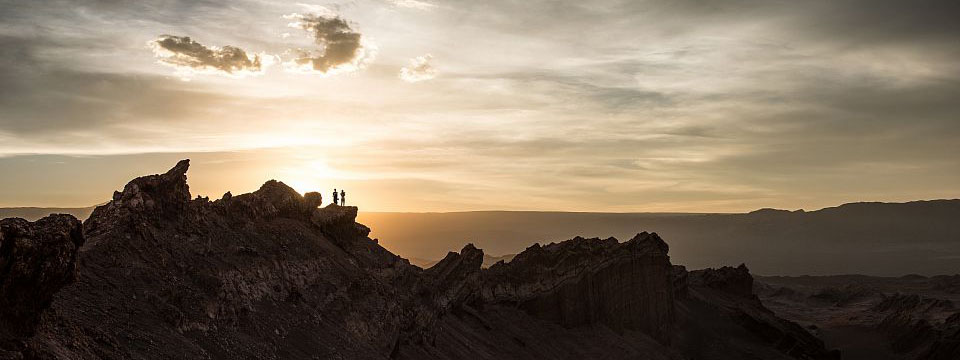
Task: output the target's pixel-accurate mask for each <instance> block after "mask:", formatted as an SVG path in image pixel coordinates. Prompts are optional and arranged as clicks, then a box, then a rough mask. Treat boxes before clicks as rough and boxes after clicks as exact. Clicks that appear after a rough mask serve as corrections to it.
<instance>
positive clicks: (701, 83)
mask: <svg viewBox="0 0 960 360" xmlns="http://www.w3.org/2000/svg"><path fill="white" fill-rule="evenodd" d="M0 9H2V11H0V49H2V52H0V206H64V207H71V206H89V205H93V204H97V203H102V202H104V201H106V200H108V199H109V197H110V195H111V194H112V192H113V190H116V189H120V188H122V187H123V185H124V184H125V183H126V182H127V181H128V180H130V179H132V178H133V177H136V176H139V175H145V174H153V173H160V172H164V171H166V170H167V169H168V168H170V167H172V166H173V165H174V164H175V163H176V161H177V160H179V159H182V158H190V159H191V160H192V161H191V164H192V166H191V170H190V173H189V178H190V179H189V181H190V186H191V190H192V192H193V193H194V194H195V195H204V196H210V197H211V198H212V199H216V198H220V197H221V195H222V194H223V193H224V192H226V191H231V192H233V193H234V194H238V193H243V192H249V191H253V190H256V189H257V188H258V187H259V185H260V184H262V183H263V182H265V181H266V180H269V179H277V180H280V181H283V182H285V183H287V184H289V185H291V186H293V187H294V188H295V189H297V190H298V191H301V192H305V191H312V190H317V191H321V192H322V193H323V194H324V196H325V197H326V198H328V197H329V196H327V194H328V193H329V192H330V191H332V188H335V187H336V188H345V189H346V191H347V193H348V199H349V200H348V201H349V202H350V203H351V204H353V205H358V206H360V207H361V210H367V211H458V210H493V209H504V210H567V211H613V212H634V211H637V212H639V211H654V212H659V211H664V212H667V211H670V212H739V211H749V210H753V209H757V208H763V207H774V208H783V209H798V208H805V209H808V210H809V209H817V208H822V207H826V206H833V205H837V204H840V203H845V202H853V201H908V200H917V199H934V198H957V197H960V156H958V154H960V21H957V19H956V15H957V14H960V3H958V2H956V1H915V2H913V1H910V2H908V1H894V0H852V1H788V0H769V1H748V0H731V1H692V0H670V1H666V0H663V1H645V0H632V1H608V0H599V1H587V2H579V1H542V0H523V1H507V0H488V1H453V0H369V1H344V2H310V0H299V1H290V2H286V1H270V0H230V1H227V0H199V1H198V0H161V1H122V0H71V1H66V0H63V1H56V0H33V1H10V0H0ZM327 200H328V199H327Z"/></svg>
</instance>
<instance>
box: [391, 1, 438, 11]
mask: <svg viewBox="0 0 960 360" xmlns="http://www.w3.org/2000/svg"><path fill="white" fill-rule="evenodd" d="M389 1H390V3H391V4H393V5H394V6H397V7H403V8H410V9H417V10H430V9H433V8H435V7H437V5H436V4H431V3H428V2H425V1H419V0H389Z"/></svg>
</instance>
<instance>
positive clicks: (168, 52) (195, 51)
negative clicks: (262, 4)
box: [147, 35, 273, 78]
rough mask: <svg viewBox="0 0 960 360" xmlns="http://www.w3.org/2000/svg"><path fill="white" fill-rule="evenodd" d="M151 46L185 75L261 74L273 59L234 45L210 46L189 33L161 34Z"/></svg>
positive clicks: (165, 63)
mask: <svg viewBox="0 0 960 360" xmlns="http://www.w3.org/2000/svg"><path fill="white" fill-rule="evenodd" d="M147 45H148V46H150V47H151V48H152V49H153V53H154V56H156V57H157V59H159V62H160V63H161V64H164V65H168V66H171V67H173V68H175V69H177V74H179V75H181V76H183V77H185V78H189V77H190V76H192V75H194V74H218V75H227V76H232V77H244V76H248V75H259V74H262V73H263V72H264V69H265V68H266V67H268V66H269V65H270V64H272V62H273V61H272V60H273V57H272V56H270V55H266V54H247V52H246V51H244V50H243V49H241V48H238V47H235V46H230V45H227V46H224V47H216V46H206V45H203V44H201V43H199V42H196V41H194V40H193V39H191V38H190V37H188V36H174V35H160V36H159V37H158V38H157V39H156V40H153V41H150V42H149V43H147Z"/></svg>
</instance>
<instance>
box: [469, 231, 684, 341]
mask: <svg viewBox="0 0 960 360" xmlns="http://www.w3.org/2000/svg"><path fill="white" fill-rule="evenodd" d="M667 251H668V247H667V244H666V243H664V242H663V240H661V239H660V237H659V236H657V235H656V234H648V233H642V234H638V235H637V236H636V237H634V238H633V239H631V240H629V241H627V242H624V243H620V242H619V241H617V239H614V238H609V239H606V240H600V239H584V238H574V239H572V240H569V241H565V242H562V243H559V244H550V245H547V246H542V247H541V246H540V245H539V244H538V245H534V246H531V247H530V248H528V249H527V250H526V251H523V252H522V253H520V254H519V255H517V256H516V257H515V258H514V259H513V260H512V261H511V262H509V263H499V264H496V265H494V266H492V267H490V268H489V269H488V270H486V271H485V272H484V281H483V299H484V301H486V302H488V303H506V304H516V306H518V307H519V308H521V309H523V310H524V311H525V312H527V313H529V314H531V315H532V316H534V317H536V318H539V319H542V320H547V321H551V322H555V323H558V324H561V325H563V326H565V327H577V326H583V325H589V324H603V325H605V326H607V327H609V328H610V329H612V330H614V331H618V332H622V331H623V330H636V331H640V332H643V333H646V334H650V335H651V336H653V337H654V338H656V339H657V340H660V341H663V342H666V341H668V340H669V339H668V338H667V334H669V332H668V331H667V330H668V328H669V327H670V325H671V324H672V322H673V319H674V314H673V303H674V299H673V290H672V283H671V281H670V258H669V257H668V256H667Z"/></svg>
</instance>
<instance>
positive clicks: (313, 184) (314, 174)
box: [281, 160, 341, 194]
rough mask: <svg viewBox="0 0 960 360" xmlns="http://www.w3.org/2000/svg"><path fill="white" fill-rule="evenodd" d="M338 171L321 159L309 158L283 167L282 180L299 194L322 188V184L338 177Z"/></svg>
mask: <svg viewBox="0 0 960 360" xmlns="http://www.w3.org/2000/svg"><path fill="white" fill-rule="evenodd" d="M340 175H341V174H340V172H339V171H337V170H336V169H334V168H332V167H330V165H329V164H327V162H326V161H323V160H309V161H305V162H298V163H297V164H291V165H290V166H287V167H284V168H283V169H282V170H281V177H282V179H283V180H282V181H283V182H284V183H286V184H287V185H289V186H290V187H292V188H293V189H294V190H296V191H297V192H299V193H300V194H305V193H307V192H310V191H320V192H321V193H322V192H323V191H321V190H323V189H324V187H323V186H324V184H325V183H329V182H330V181H331V180H335V179H338V178H340Z"/></svg>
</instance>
